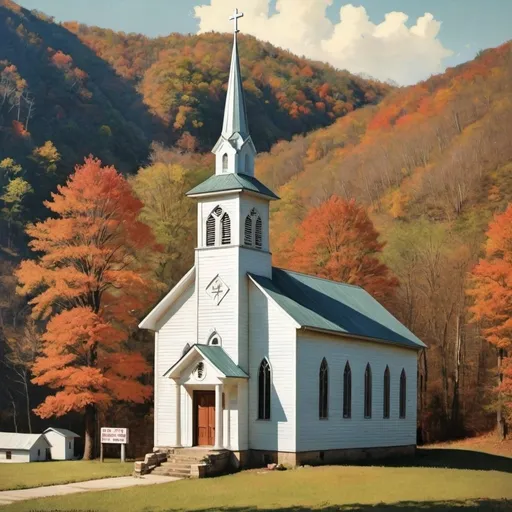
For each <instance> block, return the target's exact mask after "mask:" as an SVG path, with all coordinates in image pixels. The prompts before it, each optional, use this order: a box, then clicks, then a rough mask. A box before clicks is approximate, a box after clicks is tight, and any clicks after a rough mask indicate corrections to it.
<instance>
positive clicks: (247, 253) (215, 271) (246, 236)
mask: <svg viewBox="0 0 512 512" xmlns="http://www.w3.org/2000/svg"><path fill="white" fill-rule="evenodd" d="M242 16H243V14H242V13H239V12H238V10H235V12H234V14H233V16H232V17H231V18H230V20H232V21H233V22H234V38H233V51H232V58H231V67H230V72H229V80H228V87H227V95H226V104H225V110H224V119H223V124H222V131H221V134H220V137H219V140H218V141H217V143H216V144H215V146H214V148H213V150H212V152H213V153H214V155H215V174H213V175H212V176H211V177H210V178H208V179H207V180H206V181H204V182H203V183H201V184H199V185H198V186H196V187H195V188H194V189H192V190H191V191H189V192H188V193H187V195H188V196H189V197H192V198H196V199H197V201H198V210H197V248H196V254H195V266H196V297H197V304H196V307H197V341H196V342H197V343H199V344H201V343H204V344H206V343H209V340H211V339H215V340H216V342H218V343H219V344H221V345H222V347H223V349H224V350H225V351H226V352H227V354H228V355H229V356H230V357H231V359H232V360H233V361H234V362H235V363H236V364H238V365H239V366H240V367H241V368H242V369H243V370H245V371H247V370H248V368H247V367H248V351H249V347H248V301H249V278H248V276H247V274H248V273H253V274H256V275H261V276H265V277H268V278H270V277H271V275H272V263H271V254H270V247H269V203H270V201H272V200H276V199H279V198H278V197H277V196H276V195H275V194H274V193H273V192H272V191H271V190H270V189H268V188H267V187H266V186H265V185H264V184H263V183H261V182H260V181H259V180H258V179H256V178H255V177H254V162H255V157H256V149H255V147H254V144H253V141H252V139H251V136H250V133H249V122H248V118H247V111H246V106H245V98H244V90H243V82H242V76H241V70H240V59H239V54H238V40H237V34H238V32H239V30H238V20H239V19H240V18H241V17H242ZM212 337H213V338H212Z"/></svg>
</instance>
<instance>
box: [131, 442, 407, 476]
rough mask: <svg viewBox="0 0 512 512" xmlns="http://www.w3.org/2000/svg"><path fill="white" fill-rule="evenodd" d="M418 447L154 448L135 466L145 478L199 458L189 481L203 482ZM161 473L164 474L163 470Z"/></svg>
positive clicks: (387, 454)
mask: <svg viewBox="0 0 512 512" xmlns="http://www.w3.org/2000/svg"><path fill="white" fill-rule="evenodd" d="M415 453H416V445H407V446H386V447H378V448H346V449H339V450H323V451H322V450H314V451H307V452H278V451H275V450H243V451H229V450H219V451H216V450H203V451H201V450H198V449H196V448H179V449H175V448H167V447H160V448H155V451H154V452H153V453H148V454H147V455H146V457H145V458H144V461H143V462H142V461H139V462H136V463H135V474H136V475H145V474H147V473H150V472H151V471H153V470H154V469H155V468H156V467H158V466H160V465H161V464H162V463H164V462H166V461H168V460H172V458H173V454H174V455H181V456H182V457H183V456H185V457H187V456H188V458H196V457H197V458H196V460H195V461H190V462H191V464H190V469H191V471H190V477H191V478H204V477H208V476H216V475H221V474H224V473H229V472H231V471H236V470H239V469H246V468H250V467H253V468H257V467H266V466H267V464H283V465H285V466H290V467H295V466H304V465H312V466H315V465H320V464H340V463H344V462H351V461H354V462H356V461H369V460H378V459H388V458H392V457H404V456H414V454H415ZM164 465H165V464H164ZM158 471H161V470H160V469H159V470H158Z"/></svg>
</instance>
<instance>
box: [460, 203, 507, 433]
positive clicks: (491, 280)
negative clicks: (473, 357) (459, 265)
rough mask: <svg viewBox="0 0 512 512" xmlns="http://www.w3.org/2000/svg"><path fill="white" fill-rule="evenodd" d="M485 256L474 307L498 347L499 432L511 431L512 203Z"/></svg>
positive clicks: (492, 227)
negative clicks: (509, 418) (509, 417)
mask: <svg viewBox="0 0 512 512" xmlns="http://www.w3.org/2000/svg"><path fill="white" fill-rule="evenodd" d="M487 237H488V238H487V242H486V245H485V258H483V259H481V260H480V261H479V262H478V264H477V265H476V266H475V268H474V269H473V272H472V277H473V286H472V288H471V289H470V290H469V291H468V293H469V294H470V295H472V296H473V297H474V299H475V303H474V305H473V306H472V307H471V308H470V309H471V311H472V313H473V314H474V320H475V321H477V322H480V323H481V325H482V334H483V335H484V337H485V339H486V340H487V341H488V342H489V343H491V344H493V345H494V346H496V348H497V349H498V386H497V388H496V392H497V420H498V435H499V436H500V437H501V439H505V437H506V434H507V423H506V419H505V417H506V415H507V413H508V415H509V416H510V415H511V413H512V204H509V206H508V208H507V210H506V211H505V212H504V213H502V214H501V215H497V216H496V217H495V218H494V220H493V221H492V222H491V223H490V224H489V229H488V231H487Z"/></svg>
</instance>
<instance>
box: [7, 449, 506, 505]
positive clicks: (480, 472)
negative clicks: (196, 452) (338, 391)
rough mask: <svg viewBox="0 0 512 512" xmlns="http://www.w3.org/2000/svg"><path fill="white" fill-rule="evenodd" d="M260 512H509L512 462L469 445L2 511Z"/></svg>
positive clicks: (74, 497) (77, 497)
mask: <svg viewBox="0 0 512 512" xmlns="http://www.w3.org/2000/svg"><path fill="white" fill-rule="evenodd" d="M463 468H464V469H463ZM466 468H467V469H466ZM508 500H510V501H508ZM259 509H267V510H278V511H281V512H285V511H286V512H303V511H307V510H321V511H324V512H326V511H329V512H331V511H332V512H334V511H339V510H352V511H360V512H363V511H370V510H371V511H388V512H391V511H409V510H422V511H424V510H428V511H439V512H440V511H444V510H452V509H453V510H458V511H459V510H474V511H477V510H478V511H482V512H490V511H511V510H512V459H511V458H509V457H499V456H496V455H492V454H488V453H479V452H474V451H469V450H459V449H457V450H454V449H435V450H432V449H425V450H421V451H420V452H419V454H418V456H417V457H416V459H415V460H412V461H411V460H410V461H409V462H407V461H405V460H402V461H395V462H392V461H389V462H387V463H386V465H385V466H370V465H367V466H322V467H306V468H300V469H294V470H288V471H283V472H276V471H273V472H270V471H263V470H251V471H243V472H241V473H238V474H235V475H229V476H224V477H219V478H211V479H204V480H182V481H178V482H173V483H170V484H161V485H155V486H151V487H132V488H129V489H123V490H121V491H102V492H90V493H83V494H74V495H68V496H62V497H58V498H45V499H40V500H32V501H25V502H18V503H16V504H13V505H9V506H6V507H5V508H2V512H3V511H4V510H5V512H8V511H11V510H12V511H14V510H16V511H20V512H21V511H30V510H38V511H40V510H95V511H109V512H110V511H114V512H115V511H120V512H121V511H123V512H130V511H141V510H144V511H152V510H162V511H163V510H166V511H170V512H172V511H180V512H181V511H202V512H213V511H216V510H224V511H228V512H250V511H253V510H259Z"/></svg>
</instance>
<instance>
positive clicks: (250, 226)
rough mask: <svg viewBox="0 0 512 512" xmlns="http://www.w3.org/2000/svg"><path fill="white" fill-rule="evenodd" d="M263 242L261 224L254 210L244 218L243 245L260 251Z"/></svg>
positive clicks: (256, 211)
mask: <svg viewBox="0 0 512 512" xmlns="http://www.w3.org/2000/svg"><path fill="white" fill-rule="evenodd" d="M262 241H263V223H262V221H261V217H260V214H259V213H258V210H256V208H253V209H252V210H251V212H250V213H249V215H247V217H246V218H245V224H244V244H245V245H248V246H250V247H256V248H257V249H261V247H262V243H263V242H262Z"/></svg>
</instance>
